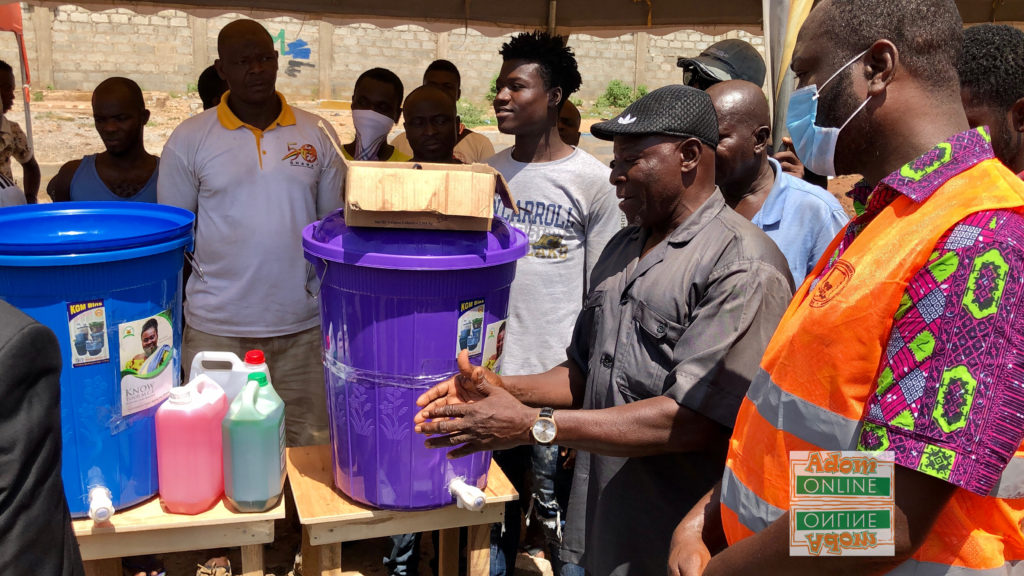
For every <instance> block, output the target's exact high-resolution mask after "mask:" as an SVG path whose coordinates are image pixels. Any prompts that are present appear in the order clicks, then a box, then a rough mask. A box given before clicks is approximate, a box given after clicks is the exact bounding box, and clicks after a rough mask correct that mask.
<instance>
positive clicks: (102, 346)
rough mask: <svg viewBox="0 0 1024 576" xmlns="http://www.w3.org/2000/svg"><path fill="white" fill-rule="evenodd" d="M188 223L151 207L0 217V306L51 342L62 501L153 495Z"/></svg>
mask: <svg viewBox="0 0 1024 576" xmlns="http://www.w3.org/2000/svg"><path fill="white" fill-rule="evenodd" d="M193 221H194V216H193V215H192V213H191V212H189V211H187V210H182V209H180V208H174V207H171V206H160V205H155V204H136V203H131V204H129V203H123V204H122V203H116V202H69V203H64V204H40V205H33V206H19V207H14V208H4V209H0V232H2V233H0V299H3V300H5V301H7V302H8V303H10V304H11V305H13V306H14V307H16V308H18V309H20V310H21V311H22V312H24V313H26V314H28V315H29V316H31V317H33V318H35V319H36V320H37V321H39V322H40V323H42V324H44V325H46V326H48V327H49V328H50V329H51V330H53V332H54V334H56V335H57V340H58V341H59V342H60V352H61V358H62V362H63V369H62V370H61V377H60V388H61V392H60V395H61V431H62V437H63V444H64V451H63V461H64V463H63V469H62V471H61V472H62V476H63V479H64V492H65V495H66V496H67V500H68V506H69V507H70V509H71V514H72V515H73V516H84V515H86V514H87V513H88V511H89V498H88V494H89V490H90V489H92V488H94V487H97V486H102V487H104V488H106V489H107V490H109V491H110V493H111V500H112V501H113V504H114V507H115V508H123V507H127V506H131V505H133V504H136V503H138V502H141V501H143V500H146V499H148V498H149V497H151V496H153V495H155V494H156V493H157V473H156V436H155V429H154V419H153V416H154V414H155V413H156V409H157V406H158V405H159V402H160V401H161V400H162V399H163V397H164V396H166V389H168V388H169V387H170V386H176V385H178V384H179V383H180V377H179V375H180V368H179V366H180V359H179V356H180V350H181V328H182V316H181V271H182V262H183V255H184V251H185V250H187V249H188V250H190V249H191V246H192V225H193Z"/></svg>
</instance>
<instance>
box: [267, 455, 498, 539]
mask: <svg viewBox="0 0 1024 576" xmlns="http://www.w3.org/2000/svg"><path fill="white" fill-rule="evenodd" d="M287 466H288V478H289V481H290V482H291V485H292V493H293V494H294V495H295V506H296V509H297V510H298V513H299V519H300V520H301V522H302V524H304V525H307V526H314V525H316V524H334V523H338V522H349V521H364V523H363V525H374V524H381V523H385V522H397V521H399V520H400V519H401V520H403V521H404V520H405V519H407V518H409V519H410V521H411V522H413V523H417V520H415V519H414V518H415V515H416V514H428V515H436V514H437V513H438V511H441V510H444V511H449V513H450V514H453V518H452V519H449V520H447V521H446V524H443V525H442V524H438V525H434V526H430V525H426V526H423V527H421V528H418V529H408V530H400V529H399V530H398V531H397V532H392V533H389V534H404V533H407V532H417V531H421V530H423V529H431V530H433V529H441V528H450V527H452V526H454V525H455V524H449V523H447V522H452V521H454V522H463V523H462V524H457V525H459V526H470V525H473V524H479V523H484V522H491V521H492V520H491V519H490V517H488V518H484V517H473V516H472V514H481V513H479V512H477V513H473V512H469V511H467V510H459V509H457V508H456V507H455V505H454V504H453V505H451V506H447V507H445V508H439V509H436V510H426V511H416V512H410V511H403V510H378V509H376V508H372V507H370V506H368V505H366V504H362V503H359V502H356V501H354V500H352V499H350V498H349V497H348V496H346V495H344V494H342V493H341V492H340V491H339V490H337V489H336V488H335V487H334V479H333V478H332V471H331V456H330V446H327V445H323V446H301V447H296V448H289V449H288V454H287ZM517 498H518V494H517V493H516V491H515V488H513V487H512V484H511V482H509V480H508V478H507V477H506V476H505V473H504V472H502V471H501V468H500V467H498V465H497V464H495V463H494V462H491V467H490V470H489V471H488V473H487V487H486V488H485V489H484V502H485V510H486V509H487V508H490V507H491V506H489V505H493V504H497V503H499V502H507V501H510V500H515V499H517ZM502 508H503V506H502ZM417 525H419V524H418V523H417ZM314 532H315V531H314ZM383 535H387V534H383ZM370 537H372V536H364V538H370ZM356 539H359V538H356ZM336 541H337V540H336Z"/></svg>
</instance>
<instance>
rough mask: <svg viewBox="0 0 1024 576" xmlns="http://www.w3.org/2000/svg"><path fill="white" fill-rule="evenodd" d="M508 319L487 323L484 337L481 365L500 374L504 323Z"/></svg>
mask: <svg viewBox="0 0 1024 576" xmlns="http://www.w3.org/2000/svg"><path fill="white" fill-rule="evenodd" d="M507 323H508V319H507V318H505V319H502V320H498V321H497V322H492V323H490V324H488V325H487V330H486V332H487V334H486V336H485V337H484V363H483V367H484V368H487V369H488V370H490V371H491V372H494V373H495V374H501V353H502V352H504V351H505V325H506V324H507Z"/></svg>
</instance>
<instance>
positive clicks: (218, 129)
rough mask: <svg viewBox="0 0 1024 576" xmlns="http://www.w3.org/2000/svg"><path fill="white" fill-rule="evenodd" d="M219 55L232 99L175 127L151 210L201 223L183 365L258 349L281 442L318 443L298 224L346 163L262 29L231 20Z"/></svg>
mask: <svg viewBox="0 0 1024 576" xmlns="http://www.w3.org/2000/svg"><path fill="white" fill-rule="evenodd" d="M217 51H218V54H219V58H218V60H217V61H216V63H215V66H216V68H217V72H218V73H219V74H220V76H221V77H222V78H223V79H224V80H225V81H226V82H227V84H228V88H229V91H228V92H226V93H225V94H224V96H223V98H222V99H221V102H220V104H219V105H218V106H217V107H216V108H212V109H210V110H207V111H205V112H203V113H201V114H199V115H197V116H195V117H193V118H189V119H188V120H185V121H184V122H182V123H181V125H180V126H178V128H176V129H175V130H174V133H172V134H171V137H170V139H169V140H168V141H167V144H166V146H164V150H163V158H162V159H161V162H160V164H161V165H160V177H159V181H158V190H157V195H158V198H159V202H160V203H161V204H171V205H174V206H180V207H182V208H185V209H188V210H191V211H193V212H195V213H196V218H197V219H196V243H195V257H196V263H197V267H196V269H195V270H194V272H193V274H192V276H191V277H190V278H189V281H188V286H187V288H186V294H187V297H188V298H187V301H186V304H185V322H186V326H185V334H184V342H183V347H182V349H183V353H182V360H183V363H184V365H185V366H189V365H190V364H191V362H192V358H193V357H194V356H195V354H196V353H197V352H199V351H202V350H223V351H229V352H235V353H236V354H239V355H242V354H244V352H245V351H246V350H248V349H251V348H259V349H262V350H263V352H264V354H265V355H266V359H267V365H268V367H269V369H270V372H271V377H272V378H273V381H274V387H275V388H276V389H277V391H278V393H279V394H280V395H281V398H282V399H283V400H284V402H285V422H286V426H287V439H288V445H289V446H297V445H311V444H326V443H327V442H328V441H329V436H328V430H327V408H326V403H325V398H324V380H323V365H322V363H321V360H320V356H321V344H320V340H321V339H320V328H319V326H320V319H319V314H318V309H317V304H316V301H315V299H314V294H313V293H311V292H310V291H309V290H308V289H307V279H308V275H307V267H306V262H305V260H304V258H303V253H302V244H301V242H302V228H303V227H304V226H306V225H307V224H309V223H310V222H313V221H314V220H316V219H318V218H321V217H323V216H324V215H326V214H327V213H328V212H330V211H332V210H334V209H336V208H338V207H339V206H340V205H341V201H342V200H341V198H342V184H343V181H344V173H345V169H344V165H343V164H342V162H341V161H340V159H339V158H338V155H337V153H336V152H335V150H334V147H333V146H332V145H331V143H330V141H329V140H328V138H327V136H326V135H325V134H324V133H323V131H322V130H321V129H320V127H319V125H318V124H319V123H320V118H319V117H318V116H316V115H313V114H310V113H308V112H304V111H302V110H297V109H295V108H292V107H291V106H289V105H288V103H287V102H286V101H285V99H284V97H283V96H282V95H280V94H279V93H277V92H276V90H275V86H276V80H277V61H278V55H277V51H276V50H274V41H273V40H272V39H271V36H270V34H269V33H268V32H267V31H266V29H265V28H263V26H261V25H260V24H259V23H257V22H254V21H252V20H238V21H235V22H232V23H230V24H228V25H227V26H225V27H224V29H223V30H221V32H220V35H219V36H218V38H217ZM325 125H326V124H325ZM332 136H333V132H332Z"/></svg>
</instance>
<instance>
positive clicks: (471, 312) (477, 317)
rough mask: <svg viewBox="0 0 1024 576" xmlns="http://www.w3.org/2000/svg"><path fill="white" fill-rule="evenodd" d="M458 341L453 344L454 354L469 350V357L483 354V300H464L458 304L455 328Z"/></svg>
mask: <svg viewBox="0 0 1024 576" xmlns="http://www.w3.org/2000/svg"><path fill="white" fill-rule="evenodd" d="M456 330H457V332H456V334H457V337H458V340H457V341H456V343H455V354H456V355H458V353H459V352H462V351H463V350H469V355H470V356H476V355H478V354H481V353H482V352H483V347H484V346H483V344H484V339H483V332H484V300H483V298H477V299H475V300H466V301H465V302H460V303H459V322H458V325H457V328H456Z"/></svg>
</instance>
